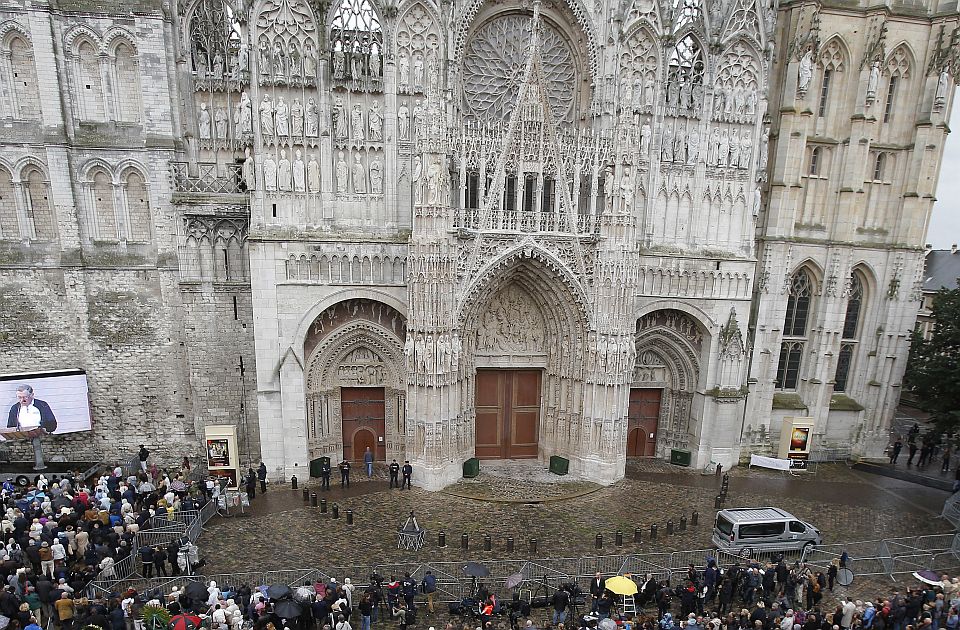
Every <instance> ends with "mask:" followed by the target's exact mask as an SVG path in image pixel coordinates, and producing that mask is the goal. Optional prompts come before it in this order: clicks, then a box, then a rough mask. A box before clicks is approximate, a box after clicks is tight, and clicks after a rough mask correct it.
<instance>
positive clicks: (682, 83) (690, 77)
mask: <svg viewBox="0 0 960 630" xmlns="http://www.w3.org/2000/svg"><path fill="white" fill-rule="evenodd" d="M705 65H706V64H705V62H704V56H703V48H702V47H701V46H700V43H699V42H698V41H697V40H696V38H694V37H693V35H689V34H688V35H686V36H685V37H684V38H683V39H681V40H680V41H679V42H677V44H676V46H675V47H674V49H673V53H672V54H671V56H670V75H669V81H668V85H667V105H668V107H670V108H671V109H672V110H674V111H675V112H676V113H678V114H688V113H691V112H692V110H694V109H695V108H696V106H697V105H698V104H699V102H700V98H702V94H703V72H704V68H705Z"/></svg>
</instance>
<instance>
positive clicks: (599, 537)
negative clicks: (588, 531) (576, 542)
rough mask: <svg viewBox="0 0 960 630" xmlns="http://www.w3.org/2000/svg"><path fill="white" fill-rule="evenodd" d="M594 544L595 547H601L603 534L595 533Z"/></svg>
mask: <svg viewBox="0 0 960 630" xmlns="http://www.w3.org/2000/svg"><path fill="white" fill-rule="evenodd" d="M594 544H595V546H596V547H597V549H603V534H597V540H596V541H595V543H594Z"/></svg>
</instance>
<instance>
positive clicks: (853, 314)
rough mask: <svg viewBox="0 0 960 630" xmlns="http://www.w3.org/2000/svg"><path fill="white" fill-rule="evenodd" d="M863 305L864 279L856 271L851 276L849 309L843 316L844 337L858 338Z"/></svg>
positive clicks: (848, 296)
mask: <svg viewBox="0 0 960 630" xmlns="http://www.w3.org/2000/svg"><path fill="white" fill-rule="evenodd" d="M862 306H863V280H862V279H861V278H860V274H858V273H857V272H854V273H853V274H851V276H850V291H849V293H848V295H847V311H846V314H845V315H844V318H843V335H842V337H843V339H856V338H857V337H858V333H859V328H860V309H861V307H862Z"/></svg>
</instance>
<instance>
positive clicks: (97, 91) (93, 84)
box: [77, 40, 105, 121]
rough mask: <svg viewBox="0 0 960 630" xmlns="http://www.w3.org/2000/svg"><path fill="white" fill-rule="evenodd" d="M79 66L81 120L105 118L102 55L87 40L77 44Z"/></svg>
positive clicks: (100, 119)
mask: <svg viewBox="0 0 960 630" xmlns="http://www.w3.org/2000/svg"><path fill="white" fill-rule="evenodd" d="M77 67H78V79H79V82H78V83H79V84H78V86H77V88H78V91H79V92H80V93H79V95H78V97H79V101H80V118H81V120H92V121H103V120H105V116H104V109H103V105H104V103H103V79H102V77H101V75H100V55H99V54H98V53H97V49H96V48H94V46H93V44H91V43H90V42H89V41H87V40H83V41H81V42H80V45H79V46H77Z"/></svg>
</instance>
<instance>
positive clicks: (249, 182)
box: [241, 147, 256, 190]
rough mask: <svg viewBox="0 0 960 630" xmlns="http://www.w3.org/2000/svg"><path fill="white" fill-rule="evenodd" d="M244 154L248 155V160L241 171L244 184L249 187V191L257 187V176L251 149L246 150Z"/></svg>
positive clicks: (244, 162) (245, 160)
mask: <svg viewBox="0 0 960 630" xmlns="http://www.w3.org/2000/svg"><path fill="white" fill-rule="evenodd" d="M244 154H245V155H246V159H244V161H243V169H242V171H241V174H242V175H243V184H244V185H245V186H246V187H247V190H253V189H254V188H255V187H256V175H254V167H253V156H252V155H251V154H250V147H247V148H246V151H244Z"/></svg>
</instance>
